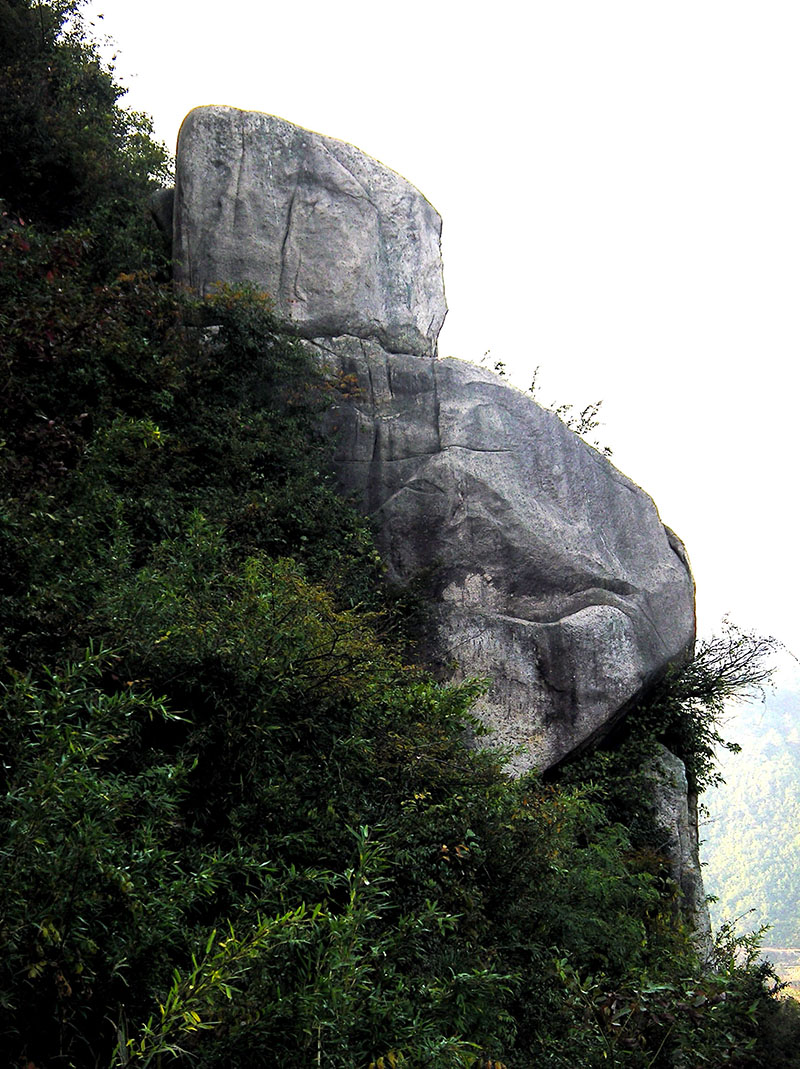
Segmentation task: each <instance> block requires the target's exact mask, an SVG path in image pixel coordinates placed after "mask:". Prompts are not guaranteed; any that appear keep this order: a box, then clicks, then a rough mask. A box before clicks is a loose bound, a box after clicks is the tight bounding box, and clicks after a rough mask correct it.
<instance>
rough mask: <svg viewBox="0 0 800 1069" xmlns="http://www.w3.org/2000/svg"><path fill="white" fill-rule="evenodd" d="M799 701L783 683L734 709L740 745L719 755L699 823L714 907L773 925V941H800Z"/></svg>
mask: <svg viewBox="0 0 800 1069" xmlns="http://www.w3.org/2000/svg"><path fill="white" fill-rule="evenodd" d="M799 707H800V694H798V693H797V692H796V691H791V690H781V691H778V692H776V693H773V694H769V695H767V697H766V699H765V701H764V703H763V704H762V705H757V706H756V705H753V706H750V707H748V708H746V709H743V710H741V711H740V712H739V713H738V714H737V716H736V718H735V720H734V722H733V724H732V727H733V728H734V729H735V731H736V735H737V738H738V739H739V741H740V743H741V752H740V753H738V754H736V755H734V756H731V757H730V758H728V759H726V760H725V761H724V762H722V766H721V768H722V773H723V775H724V777H725V779H724V782H722V783H720V784H718V785H717V786H716V787H715V788H714V789H713V790H711V791H709V793H708V795H707V798H706V808H707V810H708V816H707V819H706V821H705V822H704V825H703V827H702V829H701V831H702V836H703V838H704V839H705V842H706V848H705V855H706V860H707V862H708V866H707V870H706V871H707V878H708V890H709V892H710V893H711V894H713V895H714V896H715V898H716V899H717V901H716V902H715V903H714V904H713V906H712V912H713V913H714V914H715V915H716V916H717V917H719V918H720V920H723V919H724V920H728V921H731V922H733V921H735V920H736V919H737V918H742V919H743V921H744V923H745V924H746V925H747V926H749V927H752V926H753V924H756V925H763V924H768V925H770V931H769V933H768V936H767V942H768V943H769V944H770V945H771V946H775V947H800V888H798V884H797V873H798V871H800V789H798V788H799V787H800V725H799V724H798V708H799ZM751 910H752V911H753V912H752V913H751V912H750V911H751Z"/></svg>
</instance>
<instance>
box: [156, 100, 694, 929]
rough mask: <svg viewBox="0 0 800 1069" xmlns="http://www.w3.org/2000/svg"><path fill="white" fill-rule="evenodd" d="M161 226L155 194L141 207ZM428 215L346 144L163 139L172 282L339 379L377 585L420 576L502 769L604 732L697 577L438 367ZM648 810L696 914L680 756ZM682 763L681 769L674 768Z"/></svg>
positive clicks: (561, 454)
mask: <svg viewBox="0 0 800 1069" xmlns="http://www.w3.org/2000/svg"><path fill="white" fill-rule="evenodd" d="M154 211H156V213H157V215H158V217H159V218H161V219H162V222H163V219H166V218H167V216H168V215H169V211H170V206H169V203H168V197H167V196H166V195H165V196H163V197H162V198H161V199H160V200H159V201H158V203H157V204H155V205H154ZM440 227H441V223H440V219H439V216H438V215H437V213H436V212H435V211H434V210H433V208H432V207H431V206H430V204H428V202H427V201H426V200H425V198H424V197H423V196H422V195H421V194H420V193H419V192H418V191H417V190H415V189H414V188H413V186H411V185H409V183H408V182H406V181H405V179H403V178H401V177H400V176H399V175H396V174H394V173H393V172H392V171H389V170H388V169H387V168H386V167H384V166H383V165H382V164H380V163H378V162H377V161H375V160H372V159H370V158H369V157H367V156H364V155H363V154H362V153H360V152H359V151H358V150H357V149H355V148H353V147H352V146H350V145H345V144H342V143H341V142H339V141H334V140H333V139H331V138H327V137H321V136H320V135H318V134H313V133H310V132H309V131H307V130H302V129H300V128H298V127H295V126H292V125H290V124H289V123H286V122H284V121H283V120H281V119H276V118H274V117H272V116H268V115H262V114H254V113H246V112H241V111H238V110H236V109H233V108H218V107H214V108H200V109H197V110H196V111H194V112H192V113H191V114H190V115H189V116H188V117H187V119H186V120H185V122H184V124H183V127H182V129H181V133H180V138H179V144H178V156H177V184H176V191H175V202H174V213H173V235H174V241H173V253H174V258H175V261H176V264H177V266H176V277H177V278H178V280H179V281H180V282H182V283H184V284H186V285H187V286H189V287H191V288H192V289H194V290H195V291H197V292H200V293H205V292H207V291H208V290H209V289H210V288H212V287H214V286H215V285H217V284H219V283H242V282H251V283H253V284H255V285H256V286H258V287H259V288H261V289H263V290H266V291H267V292H268V293H269V294H270V295H271V296H272V298H273V300H274V303H275V310H276V312H277V314H278V316H279V317H281V318H282V319H283V320H284V321H285V322H286V324H287V325H289V326H290V327H292V328H293V329H294V330H295V331H296V332H297V333H299V334H301V335H302V336H304V337H306V338H308V339H310V340H312V342H313V344H314V345H315V346H316V348H317V350H318V352H319V353H320V359H321V360H323V361H324V363H325V365H326V366H327V367H328V369H329V371H330V374H331V378H332V379H333V380H334V381H336V380H338V381H342V382H347V383H348V384H349V385H348V389H347V390H346V391H344V392H342V393H341V396H340V400H339V403H338V405H337V406H336V408H335V409H334V410H332V412H331V413H330V417H329V419H330V430H331V433H335V434H336V436H337V438H336V464H337V469H338V473H339V477H340V479H341V482H342V485H343V487H344V488H345V489H346V490H347V491H348V492H349V493H351V494H353V495H354V497H355V499H356V500H357V501H358V503H359V504H360V506H361V507H362V509H364V511H365V512H367V513H369V514H370V515H371V516H373V517H374V518H375V520H376V523H377V530H378V539H379V544H380V548H381V550H382V552H383V555H384V558H385V561H386V564H387V568H388V571H389V573H390V575H391V576H392V577H393V578H394V579H395V580H398V581H399V582H408V581H410V580H413V579H415V578H417V577H419V576H425V578H426V581H427V583H428V602H429V606H430V613H431V624H432V626H431V628H430V633H429V634H428V635H427V636H426V637H425V640H424V642H423V644H422V647H421V653H422V655H423V656H424V658H425V659H426V660H427V662H428V663H429V664H430V665H431V666H432V667H433V668H434V669H435V670H438V671H439V672H440V673H442V674H444V675H446V676H448V677H453V676H455V677H456V678H458V676H462V677H463V676H475V675H478V676H486V677H488V678H489V679H490V680H491V684H490V687H489V690H488V693H487V695H486V697H485V699H484V700H483V702H482V704H480V705H479V706H478V708H477V709H476V712H477V713H478V714H479V715H480V716H482V717H483V719H484V720H485V721H486V722H487V723H488V724H489V726H490V727H491V728H493V729H494V736H493V738H494V741H495V742H496V743H499V744H502V745H508V746H511V747H515V748H516V750H517V755H516V757H515V758H514V760H513V762H512V764H513V767H514V768H515V769H517V770H524V769H527V768H531V767H534V766H535V767H538V768H540V769H548V768H552V767H553V766H554V765H557V764H558V763H559V762H561V761H563V760H565V759H568V758H569V757H570V756H572V755H574V754H575V753H576V752H578V751H580V750H581V749H582V748H585V747H588V746H590V745H592V744H593V743H595V742H597V741H598V740H599V739H601V738H602V737H603V735H604V734H606V733H607V732H608V731H610V729H611V728H612V726H613V725H614V724H615V723H616V722H617V721H618V720H619V718H620V717H622V716H624V714H625V712H626V710H627V709H628V708H629V707H630V705H631V704H632V703H633V702H635V701H636V700H637V698H639V697H640V696H641V695H642V693H643V691H645V690H646V689H647V688H648V686H649V685H650V684H651V683H652V682H653V681H654V680H655V679H657V678H658V677H659V676H660V675H661V674H662V673H663V672H664V671H665V670H666V669H667V667H668V666H669V665H670V664H672V663H674V662H676V661H679V660H680V659H681V658H683V657H684V656H686V655H687V653H688V652H689V651H690V650H691V648H692V645H693V641H694V585H693V581H692V576H691V572H690V570H689V566H688V563H687V559H686V555H685V552H684V550H683V546H682V545H681V543H680V541H679V540H678V539H677V538H676V537H675V535H673V534H672V532H671V531H669V530H668V529H667V528H665V527H664V526H663V525H662V523H661V521H660V519H659V516H658V512H657V510H656V508H655V505H654V504H653V502H652V501H651V499H650V498H649V497H648V496H647V495H646V494H645V493H644V492H643V491H642V490H641V489H640V488H639V487H638V486H636V485H635V484H634V483H632V482H631V481H630V480H629V479H627V478H625V476H624V475H622V474H621V473H620V472H619V471H618V470H617V469H616V468H615V467H614V466H613V465H612V464H611V463H610V462H609V461H608V460H607V459H606V458H604V457H602V456H601V455H600V454H598V453H597V452H596V451H595V450H594V449H592V448H591V447H589V446H588V445H586V444H585V443H584V442H583V441H582V440H581V439H580V438H578V437H577V436H576V435H575V434H573V433H572V432H571V431H570V430H568V429H567V428H566V427H565V426H564V425H563V424H562V423H561V422H560V420H558V418H557V417H556V416H555V415H553V413H551V412H548V411H546V410H544V409H542V408H540V407H539V406H538V405H537V404H536V403H535V402H534V401H533V399H532V398H531V397H530V396H528V395H526V394H523V393H521V392H520V391H519V390H516V389H514V388H513V387H511V386H509V385H508V384H507V383H506V382H504V381H503V380H502V379H500V378H498V376H496V375H493V374H491V373H490V372H488V371H485V370H483V369H481V368H477V367H474V366H473V365H470V364H465V363H462V362H460V361H457V360H438V359H435V354H436V340H437V336H438V332H439V329H440V327H441V325H442V322H443V320H444V316H445V311H446V308H445V303H444V290H443V284H442V269H441V261H440V255H439V236H440ZM657 766H658V767H655V766H654V768H653V769H652V770H651V778H652V781H653V800H654V815H655V820H656V824H657V826H658V827H660V828H661V829H662V832H663V835H664V849H665V851H666V852H667V854H668V855H669V857H670V859H671V862H670V863H671V864H672V866H673V875H674V876H675V879H676V880H677V882H678V883H679V884H680V885H681V887H682V888H683V891H684V895H685V897H686V900H687V903H688V908H689V912H690V913H692V915H694V916H695V918H696V920H695V923H696V924H697V925H698V927H702V924H703V919H702V918H703V916H704V913H703V905H702V882H701V879H700V870H699V864H698V862H697V838H696V822H695V823H693V820H692V813H691V800H690V799H688V796H687V788H686V780H685V775H683V778H681V775H682V766H681V764H680V762H679V761H678V759H677V758H674V757H673V756H672V755H671V754H669V753H668V751H664V754H663V755H662V759H660V761H659V762H657ZM679 766H680V767H679Z"/></svg>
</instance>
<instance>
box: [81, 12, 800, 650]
mask: <svg viewBox="0 0 800 1069" xmlns="http://www.w3.org/2000/svg"><path fill="white" fill-rule="evenodd" d="M86 10H87V13H88V15H89V17H90V18H91V17H94V16H95V15H97V14H99V13H102V14H103V15H104V18H103V20H102V21H98V22H96V24H95V25H96V31H97V32H98V33H99V34H100V35H103V34H108V35H110V36H111V37H112V38H113V39H114V41H115V47H116V51H117V61H116V65H117V74H118V76H119V78H120V80H121V81H122V83H123V84H124V85H126V86H127V87H128V88H129V93H128V96H127V98H126V102H127V103H128V105H129V106H131V107H133V108H135V109H137V110H142V111H146V112H148V113H149V114H150V115H151V116H152V117H153V119H154V122H155V128H156V133H157V135H158V137H159V138H160V139H162V140H164V141H165V142H166V143H167V145H168V147H169V148H170V149H174V144H175V138H176V136H177V132H178V128H179V126H180V122H181V120H182V119H183V117H184V115H185V114H186V113H187V112H188V111H189V110H190V109H191V108H193V107H195V106H197V105H201V104H230V105H234V106H236V107H240V108H248V109H257V110H260V111H266V112H270V113H273V114H276V115H280V116H282V117H283V118H285V119H288V120H290V121H291V122H295V123H298V124H300V125H301V126H306V127H309V128H311V129H314V130H317V131H320V132H321V133H325V134H328V135H330V136H333V137H338V138H341V139H343V140H345V141H350V142H352V143H354V144H355V145H357V146H358V147H359V148H361V149H363V150H364V151H365V152H367V153H368V154H370V155H372V156H375V157H377V158H378V159H380V160H382V161H383V162H384V163H385V164H387V165H388V166H390V167H392V168H394V169H395V170H397V171H399V172H400V173H401V174H403V175H404V176H405V177H406V178H408V179H409V181H411V182H412V183H413V184H414V185H416V186H417V187H418V188H419V189H420V190H421V191H422V192H423V193H424V194H425V196H426V197H427V198H428V199H429V200H430V201H431V202H432V203H433V205H434V206H435V207H436V208H437V209H438V210H439V212H440V213H441V214H442V216H443V219H444V237H443V253H444V270H445V285H446V289H447V297H448V304H449V306H450V313H449V316H448V319H447V322H446V324H445V327H444V330H443V331H442V335H441V338H440V347H439V351H440V354H441V355H452V356H458V357H462V358H464V359H469V360H479V359H480V358H481V356H482V355H483V354H484V353H485V352H486V351H487V350H488V351H490V357H489V361H490V363H491V364H494V362H495V361H498V360H502V361H503V362H504V363H505V364H506V365H507V368H508V372H509V375H510V377H511V379H512V381H513V382H515V383H516V384H517V385H519V386H521V387H523V388H526V387H527V386H528V385H529V383H530V380H531V377H532V374H533V371H534V368H536V367H537V366H539V367H540V368H541V370H540V373H539V381H540V384H541V390H540V397H541V400H542V401H543V402H545V403H551V402H554V401H557V402H561V401H572V402H574V403H575V404H576V405H578V406H582V405H583V404H585V403H587V402H590V401H596V400H600V399H602V400H603V402H604V403H603V408H602V417H603V420H604V426H603V427H602V428H601V431H600V432H599V433H600V436H601V438H602V440H603V441H605V442H606V443H607V444H608V445H610V446H611V447H612V449H613V451H614V457H613V460H614V462H615V463H616V464H617V466H618V467H619V468H621V469H622V471H624V472H625V473H626V474H627V475H629V476H630V477H631V478H633V479H634V480H635V481H636V482H638V483H639V484H640V485H641V486H643V487H644V489H645V490H646V491H647V492H648V493H649V494H651V495H652V496H653V498H654V499H655V501H656V503H657V505H658V506H659V509H660V511H661V515H662V518H663V520H664V522H665V523H668V524H669V525H670V526H671V527H673V528H674V529H675V530H676V531H677V533H678V534H679V535H680V536H681V537H682V538H683V539H684V541H685V542H686V544H687V548H688V551H689V555H690V557H691V560H692V563H693V567H694V572H695V578H696V580H697V584H698V611H699V624H700V630H701V633H704V634H709V633H710V632H712V631H714V630H715V629H716V628H717V627H718V625H719V622H720V620H721V618H722V616H723V615H724V614H726V613H727V614H730V616H731V617H732V619H733V620H734V622H736V623H738V624H739V625H740V626H742V627H745V628H755V629H757V630H759V631H761V632H762V633H767V634H774V635H775V636H776V637H777V638H779V639H781V640H783V641H784V642H786V643H787V644H788V645H789V646H790V647H791V648H792V649H793V650H794V651H795V652H796V653H797V654H798V655H800V613H799V612H798V599H800V589H799V587H800V583H798V578H797V573H796V571H795V568H796V565H794V564H793V563H792V562H793V560H794V558H795V556H796V555H798V546H797V543H798V539H797V525H798V518H799V517H798V512H800V509H799V508H798V486H797V483H798V479H797V430H796V424H797V415H798V400H799V399H798V392H799V390H798V387H800V371H798V355H800V316H799V315H798V296H800V259H799V257H800V122H799V120H800V60H798V56H800V3H797V0H791V2H788V0H787V2H784V0H779V2H774V0H758V2H739V0H670V2H661V0H659V2H655V0H547V2H543V0H528V2H527V3H524V4H523V3H520V2H517V3H510V2H507V0H495V2H494V3H491V4H487V3H485V2H484V3H481V4H471V3H469V2H468V0H459V2H452V0H425V2H421V0H404V2H403V3H383V4H381V3H379V2H376V0H371V2H369V3H366V2H361V0H339V2H331V0H326V2H319V0H303V2H294V3H290V2H284V3H268V2H267V3H255V2H253V3H247V2H243V0H227V2H224V3H220V2H219V0H215V2H214V3H208V2H205V0H192V2H188V0H186V2H184V0H158V2H156V0H136V2H132V0H98V2H95V0H92V3H91V4H90V5H89V6H88V8H87V9H86Z"/></svg>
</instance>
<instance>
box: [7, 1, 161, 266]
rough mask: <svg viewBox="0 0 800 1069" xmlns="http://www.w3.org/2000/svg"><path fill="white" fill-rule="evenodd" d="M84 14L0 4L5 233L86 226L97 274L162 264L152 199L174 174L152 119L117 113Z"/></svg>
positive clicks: (61, 6) (77, 8)
mask: <svg viewBox="0 0 800 1069" xmlns="http://www.w3.org/2000/svg"><path fill="white" fill-rule="evenodd" d="M82 7H83V0H1V2H0V30H2V32H0V207H3V208H4V223H5V225H6V226H8V225H9V224H14V223H19V221H20V220H21V221H23V222H25V223H26V224H27V223H31V222H33V223H35V224H37V225H38V226H40V227H44V228H46V229H53V228H65V227H72V228H88V229H89V230H90V231H91V233H92V241H93V244H94V255H93V261H94V262H93V270H94V273H95V275H97V276H100V275H104V274H105V275H108V274H109V273H112V272H114V271H118V270H121V269H122V267H123V266H125V267H126V268H127V269H128V270H131V269H134V268H135V267H137V266H138V265H139V264H140V263H148V264H152V263H153V262H154V260H155V259H158V258H163V253H162V252H161V250H160V247H159V246H160V242H159V240H158V237H157V235H156V233H155V230H154V227H153V224H152V223H151V221H150V220H149V216H148V210H147V194H148V192H149V191H150V190H151V189H154V188H156V186H157V185H158V183H160V182H163V181H165V180H166V178H167V176H168V174H169V168H168V156H167V152H166V150H165V149H164V147H163V146H162V145H159V144H157V143H156V142H155V141H154V140H153V137H152V124H151V122H150V120H149V119H148V118H147V117H146V116H144V115H141V114H137V113H135V112H131V111H128V110H126V109H124V108H123V107H121V106H120V103H119V101H120V100H121V98H122V97H123V96H124V93H125V90H124V89H122V88H121V87H120V86H119V85H118V84H117V83H116V82H115V81H114V77H113V71H112V70H109V69H107V68H106V67H105V66H104V65H103V63H102V61H101V58H100V55H99V53H98V50H97V48H96V46H95V45H94V43H93V42H92V41H90V40H89V39H87V36H86V31H85V27H84V24H83V21H82V18H81V8H82ZM135 250H138V252H137V251H135Z"/></svg>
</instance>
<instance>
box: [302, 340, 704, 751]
mask: <svg viewBox="0 0 800 1069" xmlns="http://www.w3.org/2000/svg"><path fill="white" fill-rule="evenodd" d="M318 345H319V347H320V348H321V350H322V351H323V352H324V354H325V359H326V361H327V362H328V365H329V367H330V369H331V374H332V375H344V376H354V380H355V381H357V384H358V388H357V391H356V394H355V396H352V395H351V396H350V398H349V399H345V398H344V397H343V398H342V401H341V404H340V405H339V406H338V408H337V409H336V410H335V411H334V412H333V413H332V414H331V417H330V419H331V423H332V425H334V424H335V425H336V427H337V433H338V435H339V437H338V445H337V454H336V456H337V467H338V473H339V477H340V479H341V481H342V484H343V486H344V487H345V488H346V489H347V490H349V491H351V492H353V493H355V495H356V497H357V499H358V501H359V502H360V504H361V506H362V508H363V509H364V510H365V511H367V512H368V513H370V514H372V515H373V516H374V517H375V519H376V521H377V526H378V532H379V535H378V537H379V542H380V546H381V550H382V552H383V555H384V557H385V560H386V562H387V565H388V568H389V572H390V574H391V575H392V576H393V577H394V578H395V579H399V580H401V581H406V580H409V579H411V578H412V577H414V576H415V575H417V574H419V573H420V572H423V571H426V570H429V572H430V600H431V608H432V612H433V615H434V627H433V637H432V639H431V640H430V643H429V645H428V646H427V648H426V650H425V653H426V655H427V658H428V660H429V661H430V662H431V663H434V664H437V665H439V666H440V667H441V668H442V670H443V673H444V674H451V665H452V664H455V665H457V674H460V675H461V676H474V675H480V676H488V677H490V678H491V680H492V684H491V688H490V690H489V693H488V695H487V697H486V698H485V699H484V700H483V702H482V704H481V705H480V706H479V708H478V712H479V714H480V715H481V717H482V718H483V719H484V720H485V721H486V722H487V723H488V724H490V726H491V727H492V728H493V729H494V733H495V734H494V739H495V741H496V742H497V743H498V744H513V745H521V746H522V747H523V748H524V752H523V753H522V754H521V755H520V756H519V757H517V758H516V759H515V761H514V762H513V767H514V768H516V769H519V770H521V769H525V768H530V767H532V766H538V767H539V768H542V769H546V768H548V767H550V766H552V765H554V764H556V763H557V762H559V761H560V760H561V759H562V758H564V757H565V756H566V755H568V754H570V753H572V752H574V751H575V750H577V749H580V748H583V747H585V746H587V745H589V744H591V743H592V742H594V741H595V740H597V739H599V738H600V737H602V735H603V734H604V733H605V732H607V731H608V730H609V728H610V727H611V725H612V724H613V723H614V722H615V721H616V720H617V719H618V717H619V716H620V715H621V713H622V712H624V710H625V708H626V706H628V705H629V703H630V702H631V701H632V700H633V699H635V698H636V697H637V696H638V695H639V694H640V693H641V691H642V689H643V688H645V687H646V686H647V685H648V684H649V683H650V682H652V680H653V679H654V678H655V677H657V676H658V675H659V674H660V673H661V672H663V670H664V669H665V668H666V666H667V665H668V664H669V663H671V662H673V661H675V660H677V659H679V658H681V657H682V656H684V655H685V653H686V651H687V650H688V649H689V648H690V647H691V645H692V643H693V640H694V584H693V581H692V578H691V574H690V572H689V568H688V564H687V562H686V557H685V554H684V552H683V547H682V545H681V543H680V542H679V541H678V539H677V538H676V537H675V536H674V535H673V534H672V533H671V532H669V531H668V530H667V529H666V528H665V527H664V526H663V525H662V523H661V521H660V519H659V516H658V512H657V511H656V508H655V506H654V504H653V502H652V501H651V499H650V498H649V497H648V496H647V495H646V494H645V493H644V492H643V491H642V490H641V489H640V488H639V487H638V486H636V485H635V484H634V483H632V482H631V481H630V480H629V479H627V478H625V476H624V475H622V474H621V473H620V472H619V471H617V469H616V468H615V467H614V466H613V465H612V464H611V463H610V462H609V461H608V460H607V459H606V458H604V457H602V456H601V455H600V454H598V453H597V452H596V451H595V450H594V449H592V448H590V447H589V446H587V445H586V444H585V443H584V442H583V441H582V440H581V439H580V438H578V437H577V436H576V435H575V434H573V433H572V432H571V431H569V430H568V429H567V428H566V427H565V426H564V424H563V423H562V422H561V421H560V420H559V419H558V418H557V417H556V416H554V415H553V414H552V413H551V412H548V411H546V410H545V409H542V408H540V407H539V405H537V404H536V403H535V402H534V401H533V399H532V398H531V397H530V396H529V395H527V394H524V393H522V392H521V391H519V390H517V389H515V388H513V387H511V386H509V385H507V384H506V383H505V382H503V380H502V379H500V378H499V377H498V376H496V375H494V374H492V373H491V372H488V371H486V370H483V369H481V368H478V367H475V366H473V365H471V364H467V363H464V362H461V361H458V360H452V359H447V360H427V359H421V358H418V357H414V356H410V355H393V356H389V355H388V354H386V353H385V352H383V351H382V350H381V349H380V348H379V347H378V346H377V345H374V344H368V343H364V342H360V341H358V340H357V339H353V338H339V339H332V340H327V341H326V340H323V339H320V340H319V341H318ZM351 394H352V391H351Z"/></svg>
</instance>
